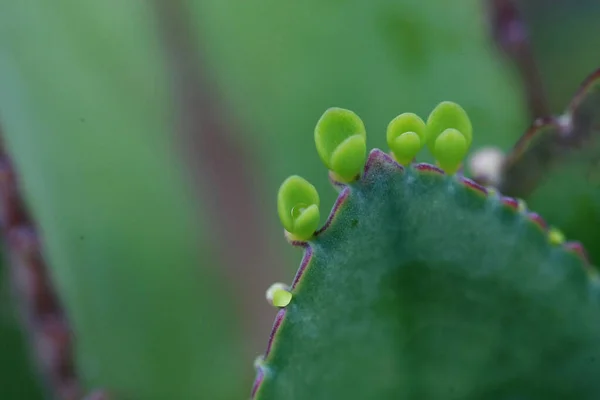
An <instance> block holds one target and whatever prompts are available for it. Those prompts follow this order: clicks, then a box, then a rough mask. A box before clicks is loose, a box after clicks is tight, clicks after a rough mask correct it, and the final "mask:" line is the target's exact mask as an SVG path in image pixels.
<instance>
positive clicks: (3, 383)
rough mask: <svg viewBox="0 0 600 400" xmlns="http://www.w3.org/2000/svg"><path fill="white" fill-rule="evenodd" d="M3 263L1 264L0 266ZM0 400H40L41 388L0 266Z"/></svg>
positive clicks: (7, 276) (3, 266) (2, 267)
mask: <svg viewBox="0 0 600 400" xmlns="http://www.w3.org/2000/svg"><path fill="white" fill-rule="evenodd" d="M2 264H4V263H2ZM0 277H1V278H2V279H6V280H5V281H3V282H1V283H0V398H2V399H7V400H12V399H15V400H16V399H19V400H38V399H42V398H43V397H42V387H41V386H42V385H41V384H40V382H39V380H38V375H37V371H36V368H35V365H34V363H33V362H32V357H31V353H30V352H31V350H30V349H28V347H27V346H28V344H29V343H28V341H27V340H26V338H25V335H24V332H23V329H24V327H23V326H20V324H19V323H20V322H21V321H19V320H18V318H16V316H15V310H14V307H13V306H14V299H13V297H12V293H11V290H9V288H8V284H9V281H10V279H8V278H9V273H8V271H6V270H5V265H0Z"/></svg>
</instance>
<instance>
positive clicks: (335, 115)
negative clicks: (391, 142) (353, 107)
mask: <svg viewBox="0 0 600 400" xmlns="http://www.w3.org/2000/svg"><path fill="white" fill-rule="evenodd" d="M366 141H367V133H366V131H365V125H364V124H363V122H362V120H361V119H360V118H359V116H358V115H356V114H355V113H353V112H352V111H350V110H344V109H343V108H330V109H329V110H327V111H325V113H324V114H323V116H322V117H321V118H320V119H319V121H318V122H317V126H316V127H315V144H316V146H317V152H318V153H319V157H321V160H322V161H323V163H324V164H325V165H326V166H327V168H329V169H330V170H331V171H332V172H334V173H335V174H336V175H337V176H339V177H340V178H341V179H343V180H344V181H349V180H352V179H354V178H355V177H356V175H358V174H359V172H360V171H361V170H362V167H363V165H364V164H365V160H366V158H367V144H366Z"/></svg>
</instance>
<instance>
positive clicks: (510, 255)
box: [254, 150, 600, 400]
mask: <svg viewBox="0 0 600 400" xmlns="http://www.w3.org/2000/svg"><path fill="white" fill-rule="evenodd" d="M297 244H302V243H297ZM304 245H305V246H306V247H307V248H306V251H305V257H304V262H303V264H302V265H301V267H300V270H299V272H298V274H297V276H296V278H295V281H294V283H293V288H292V293H293V298H292V301H291V303H290V304H289V305H288V306H287V307H286V308H285V309H282V310H281V311H280V312H279V314H278V316H277V320H276V322H275V326H274V330H273V334H272V338H271V340H270V342H269V346H268V350H267V355H266V357H265V359H264V361H263V362H262V363H261V364H260V366H259V374H258V378H257V382H256V385H255V387H254V392H255V393H254V396H255V399H257V400H275V399H295V400H303V399H311V400H320V399H323V400H325V399H328V400H329V399H347V400H348V399H381V400H384V399H411V400H412V399H415V400H416V399H428V400H435V399H440V400H441V399H443V400H448V399H461V400H464V399H472V400H475V399H503V400H509V399H511V400H512V399H519V400H534V399H567V398H572V399H590V400H591V399H597V398H598V396H600V381H598V379H597V377H598V374H599V373H600V363H599V362H598V361H599V360H600V317H599V316H600V306H599V305H598V302H597V293H598V292H597V288H596V286H595V283H594V282H595V281H594V280H593V279H590V276H589V272H588V271H589V269H587V268H586V265H587V264H586V261H585V259H584V258H583V257H581V256H580V255H579V254H578V253H577V252H574V251H571V250H568V248H569V245H552V244H550V243H549V241H548V236H547V232H546V231H545V225H544V223H543V221H542V220H541V219H540V218H539V217H538V216H537V215H536V214H529V213H525V212H520V211H518V209H517V204H516V202H515V201H514V200H512V199H507V198H503V197H501V196H498V195H495V194H490V195H488V194H486V191H485V189H483V188H479V187H477V186H476V185H474V184H473V183H472V182H470V181H468V180H466V179H464V178H457V177H453V176H447V175H444V174H443V173H442V172H441V171H439V170H437V169H436V168H435V167H432V166H429V165H423V164H421V165H413V166H411V167H408V168H405V169H404V170H402V169H401V168H400V167H399V166H398V165H397V164H395V163H394V162H393V161H391V159H389V157H387V156H386V155H384V154H383V153H381V152H380V151H378V150H374V151H373V152H372V153H371V156H370V158H369V161H368V163H367V167H366V172H365V175H364V176H363V177H362V178H361V179H360V180H359V181H357V182H355V183H352V184H350V185H349V187H347V188H345V189H343V190H342V192H341V193H340V197H339V198H338V202H337V203H336V206H335V207H334V211H333V212H332V215H331V217H330V220H329V221H328V224H327V225H326V227H325V228H324V229H323V230H322V231H321V232H320V233H318V234H317V235H316V236H315V238H314V239H313V240H311V241H310V242H308V243H306V244H304Z"/></svg>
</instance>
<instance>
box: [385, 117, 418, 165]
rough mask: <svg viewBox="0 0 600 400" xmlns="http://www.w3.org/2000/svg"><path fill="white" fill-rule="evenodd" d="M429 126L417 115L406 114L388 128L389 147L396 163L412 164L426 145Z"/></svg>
mask: <svg viewBox="0 0 600 400" xmlns="http://www.w3.org/2000/svg"><path fill="white" fill-rule="evenodd" d="M426 131H427V126H426V125H425V122H423V120H422V119H421V118H420V117H419V116H418V115H416V114H413V113H404V114H400V115H398V116H397V117H396V118H394V119H393V120H392V121H391V122H390V124H389V125H388V128H387V133H386V138H387V144H388V147H389V148H390V149H391V150H392V153H393V154H394V157H395V158H396V161H398V162H399V163H400V164H402V165H404V164H410V162H412V160H413V159H414V158H415V156H416V155H417V153H418V152H419V150H421V148H422V147H423V146H424V145H425V140H426V135H427V133H426Z"/></svg>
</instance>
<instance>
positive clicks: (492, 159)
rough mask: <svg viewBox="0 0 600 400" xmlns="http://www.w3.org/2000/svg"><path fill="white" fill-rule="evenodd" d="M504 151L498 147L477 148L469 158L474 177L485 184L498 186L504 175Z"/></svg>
mask: <svg viewBox="0 0 600 400" xmlns="http://www.w3.org/2000/svg"><path fill="white" fill-rule="evenodd" d="M504 157H505V156H504V153H503V152H502V150H500V149H498V148H496V147H484V148H482V149H480V150H477V151H476V152H475V153H474V154H473V156H472V157H471V158H470V159H469V170H470V171H471V175H472V176H473V178H474V179H475V180H476V181H477V182H480V183H482V184H484V185H492V186H498V184H500V177H501V175H502V163H504Z"/></svg>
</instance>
